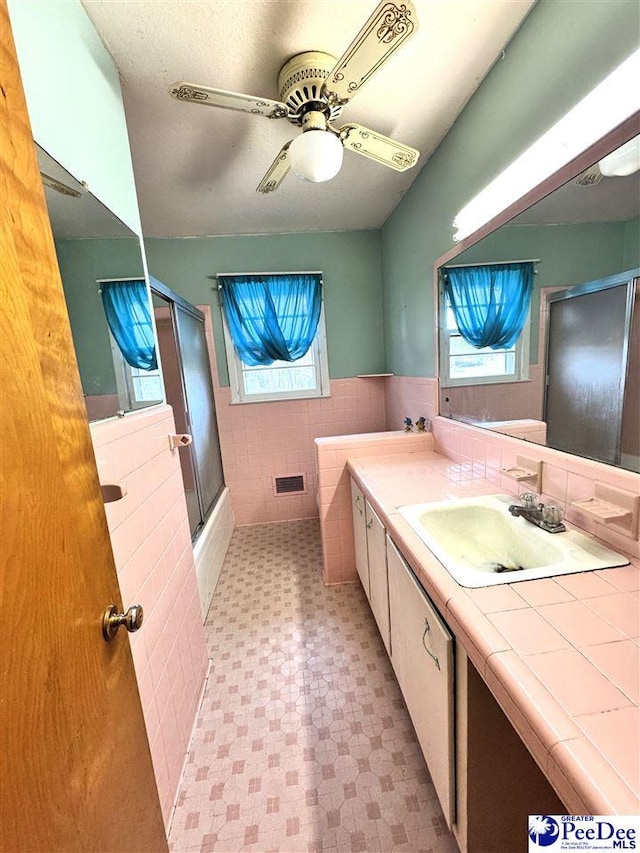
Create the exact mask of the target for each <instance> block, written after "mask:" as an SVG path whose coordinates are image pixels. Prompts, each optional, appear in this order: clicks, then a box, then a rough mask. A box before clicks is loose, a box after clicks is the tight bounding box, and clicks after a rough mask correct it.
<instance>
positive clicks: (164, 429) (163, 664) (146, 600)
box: [91, 406, 208, 827]
mask: <svg viewBox="0 0 640 853" xmlns="http://www.w3.org/2000/svg"><path fill="white" fill-rule="evenodd" d="M174 431H175V428H174V420H173V413H172V411H171V408H170V407H169V406H162V407H153V408H152V409H149V410H148V411H143V412H137V413H135V414H131V415H127V416H126V417H124V418H118V419H115V420H110V421H105V422H103V423H99V424H92V425H91V435H92V438H93V445H94V450H95V455H96V462H97V466H98V474H99V477H100V482H101V483H102V484H107V483H120V484H125V486H126V489H127V494H126V495H125V497H124V498H123V499H122V500H120V501H117V502H114V503H110V504H106V506H105V509H106V513H107V522H108V525H109V531H110V534H111V543H112V547H113V553H114V557H115V562H116V569H117V572H118V580H119V583H120V589H121V591H122V599H123V603H124V606H125V607H129V606H130V605H131V604H133V603H134V602H135V603H138V604H141V605H142V606H143V608H144V624H143V626H142V629H141V630H140V631H139V632H138V633H136V634H131V635H129V639H130V642H131V649H132V653H133V662H134V665H135V668H136V675H137V680H138V688H139V690H140V698H141V701H142V708H143V711H144V718H145V723H146V726H147V734H148V737H149V743H150V746H151V756H152V759H153V766H154V770H155V775H156V782H157V785H158V791H159V794H160V802H161V804H162V812H163V816H164V820H165V825H166V826H167V827H168V824H169V819H170V817H171V810H172V807H173V803H174V799H175V795H176V792H177V788H178V784H179V782H180V776H181V773H182V765H183V762H184V759H185V756H186V752H187V747H188V744H189V739H190V737H191V730H192V728H193V724H194V720H195V715H196V711H197V709H198V705H199V701H200V695H201V692H202V688H203V684H204V678H205V674H206V671H207V666H208V655H207V648H206V643H205V638H204V631H203V627H202V616H201V612H200V599H199V597H198V589H197V586H196V575H195V567H194V562H193V550H192V546H191V536H190V533H189V521H188V518H187V508H186V503H185V498H184V488H183V484H182V474H181V471H180V462H179V458H178V453H179V451H178V450H174V451H171V450H170V449H169V443H168V438H167V436H168V435H170V434H171V433H173V432H174Z"/></svg>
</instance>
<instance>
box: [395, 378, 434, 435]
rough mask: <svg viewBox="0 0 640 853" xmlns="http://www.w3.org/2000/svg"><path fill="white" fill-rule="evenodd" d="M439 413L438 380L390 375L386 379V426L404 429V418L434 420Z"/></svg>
mask: <svg viewBox="0 0 640 853" xmlns="http://www.w3.org/2000/svg"><path fill="white" fill-rule="evenodd" d="M437 414H438V380H437V379H429V378H426V377H423V376H389V377H387V379H385V416H386V428H387V429H390V430H394V429H402V427H403V423H404V419H405V418H411V420H412V421H413V422H414V423H415V422H416V420H417V419H418V418H420V417H425V418H428V419H429V420H430V421H432V420H433V419H434V418H435V417H436V415H437Z"/></svg>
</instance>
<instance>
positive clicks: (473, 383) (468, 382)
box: [440, 376, 533, 388]
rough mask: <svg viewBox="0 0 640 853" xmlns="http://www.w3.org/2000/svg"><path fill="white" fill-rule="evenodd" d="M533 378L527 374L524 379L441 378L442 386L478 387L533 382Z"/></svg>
mask: <svg viewBox="0 0 640 853" xmlns="http://www.w3.org/2000/svg"><path fill="white" fill-rule="evenodd" d="M532 381H533V380H532V379H531V378H530V377H528V376H526V377H523V378H522V379H503V378H502V377H500V378H497V379H481V378H476V379H475V380H473V379H453V380H451V379H450V380H443V379H441V380H440V387H441V388H476V387H477V386H478V385H517V384H519V383H521V382H532Z"/></svg>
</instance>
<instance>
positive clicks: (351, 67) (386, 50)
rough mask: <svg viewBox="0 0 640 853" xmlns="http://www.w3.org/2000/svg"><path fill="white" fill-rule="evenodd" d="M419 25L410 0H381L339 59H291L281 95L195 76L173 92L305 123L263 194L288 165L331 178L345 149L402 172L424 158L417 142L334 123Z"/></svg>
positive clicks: (263, 184) (310, 54) (311, 55)
mask: <svg viewBox="0 0 640 853" xmlns="http://www.w3.org/2000/svg"><path fill="white" fill-rule="evenodd" d="M417 28H418V20H417V17H416V10H415V7H414V6H413V4H412V3H411V2H410V0H405V2H403V3H394V2H391V0H382V2H381V3H380V4H379V5H378V6H377V7H376V9H375V10H374V12H373V14H372V15H371V17H370V18H369V19H368V20H367V22H366V23H365V25H364V26H363V27H362V29H361V30H360V32H359V33H358V35H357V36H356V38H355V39H354V41H353V42H352V43H351V44H350V45H349V47H348V48H347V50H346V52H345V53H344V54H343V55H342V56H341V57H340V59H338V60H336V58H335V57H334V56H331V55H330V54H328V53H323V52H321V51H305V52H304V53H299V54H297V55H296V56H293V57H292V58H291V59H290V60H289V61H288V62H286V63H285V64H284V65H283V67H282V68H281V69H280V73H279V75H278V91H279V93H280V101H272V100H269V99H268V98H258V97H254V96H252V95H243V94H240V93H238V92H227V91H225V90H224V89H211V88H209V87H207V86H198V85H195V84H193V83H176V84H175V85H174V86H173V87H172V89H171V94H172V95H173V97H174V98H177V100H179V101H191V102H192V103H194V104H208V105H209V106H212V107H222V108H223V109H228V110H240V111H241V112H247V113H253V114H254V115H261V116H266V118H272V119H277V118H286V119H287V120H288V121H290V122H291V123H292V124H295V125H297V126H298V127H301V128H302V133H301V134H300V135H299V136H297V137H295V138H294V139H292V140H290V141H289V142H287V143H286V144H285V145H284V146H283V147H282V149H281V150H280V152H279V153H278V156H277V157H276V159H275V160H274V161H273V163H272V164H271V166H270V167H269V169H268V170H267V173H266V175H265V176H264V178H263V179H262V180H261V181H260V183H259V185H258V187H257V192H259V193H271V192H273V191H274V190H276V189H278V187H279V186H280V184H281V183H282V181H283V180H284V179H285V178H286V176H287V175H288V173H289V171H290V170H291V171H293V173H294V174H295V175H297V176H298V177H299V178H302V179H304V180H307V181H313V182H314V183H319V182H321V181H328V180H330V179H331V178H333V177H335V175H337V174H338V172H339V171H340V168H341V166H342V154H343V149H344V148H348V149H349V150H351V151H354V152H355V153H356V154H361V155H362V156H363V157H368V158H369V159H371V160H375V161H376V162H377V163H380V164H381V165H383V166H388V167H389V168H391V169H395V170H396V171H398V172H404V171H405V170H406V169H410V168H411V167H412V166H415V164H416V163H417V161H418V157H419V156H420V152H419V151H417V150H416V149H415V148H411V147H410V146H408V145H403V144H402V143H400V142H396V141H395V140H393V139H389V137H388V136H383V135H382V134H381V133H378V132H377V131H375V130H370V129H369V128H368V127H363V126H362V125H360V124H345V125H343V126H342V127H340V128H337V127H334V125H333V122H334V121H335V119H336V118H337V117H338V116H339V115H340V113H341V111H342V108H343V106H344V105H345V104H347V103H348V102H349V101H350V100H351V98H353V97H354V95H356V94H357V93H358V91H359V90H360V89H361V88H362V86H363V85H364V84H365V83H366V82H367V80H368V79H369V78H370V77H372V76H373V74H374V73H375V72H376V71H378V70H379V69H380V68H381V66H382V65H383V64H384V63H385V62H386V61H387V60H388V59H389V58H390V57H391V56H392V55H393V53H395V51H396V50H397V49H398V48H399V47H401V46H402V45H403V44H404V43H405V42H406V40H407V39H408V38H409V37H410V36H412V35H413V34H414V33H415V31H416V30H417Z"/></svg>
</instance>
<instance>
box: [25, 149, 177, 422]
mask: <svg viewBox="0 0 640 853" xmlns="http://www.w3.org/2000/svg"><path fill="white" fill-rule="evenodd" d="M36 150H37V154H38V163H39V166H40V173H41V176H42V181H43V184H44V188H45V197H46V201H47V208H48V211H49V218H50V220H51V228H52V231H53V237H54V242H55V247H56V254H57V256H58V265H59V267H60V274H61V277H62V285H63V289H64V294H65V299H66V303H67V310H68V312H69V320H70V323H71V333H72V336H73V342H74V346H75V351H76V358H77V360H78V367H79V370H80V379H81V382H82V390H83V392H84V400H85V405H86V407H87V415H88V417H89V420H90V421H96V420H102V419H103V418H110V417H114V416H115V415H120V416H122V415H124V414H125V413H127V412H130V411H134V410H137V409H141V408H144V407H146V406H153V405H156V404H157V403H161V402H162V400H163V388H162V379H161V376H160V373H159V370H158V367H157V364H155V357H154V353H151V355H150V356H148V357H147V358H146V360H144V359H142V358H140V357H136V356H135V355H132V354H131V350H130V349H127V347H126V346H124V351H123V348H122V340H121V341H120V344H119V343H118V339H117V337H119V336H114V334H113V332H112V330H111V328H110V324H109V322H108V321H107V314H106V310H105V304H104V301H103V298H102V290H103V287H104V286H107V283H110V284H109V285H108V286H112V287H115V288H116V290H117V289H118V288H119V289H120V291H122V290H123V289H124V287H125V285H126V287H132V288H137V291H139V294H140V299H141V300H142V303H141V307H142V313H143V314H146V315H148V317H149V328H148V329H146V328H144V329H142V331H141V332H140V334H143V335H144V336H146V337H147V338H148V347H149V348H153V350H154V352H155V339H154V331H153V326H152V323H151V319H150V317H151V313H152V312H151V309H150V308H149V301H148V289H147V284H146V280H145V274H144V265H143V261H142V253H141V250H140V240H139V239H138V237H137V236H136V235H135V234H134V233H133V231H131V230H130V229H129V228H127V226H126V225H124V223H123V222H121V221H120V220H119V219H118V218H117V217H116V216H115V215H114V214H113V213H112V212H111V211H110V210H108V209H107V208H106V207H105V206H104V205H103V204H102V203H101V202H99V201H98V199H97V198H95V196H93V195H91V193H90V192H88V191H87V189H86V188H85V187H84V186H83V185H82V184H79V183H78V182H77V181H76V180H75V178H73V176H72V175H70V174H69V173H68V172H67V171H66V170H65V169H63V168H62V167H61V166H60V165H59V163H57V162H56V161H55V160H54V159H53V158H51V157H50V156H49V155H48V154H47V153H46V151H44V150H43V149H42V148H40V147H39V146H37V145H36ZM130 283H131V284H130ZM137 320H138V321H139V322H142V323H144V322H145V318H144V317H138V318H137ZM116 331H117V330H116ZM127 359H128V360H127Z"/></svg>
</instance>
